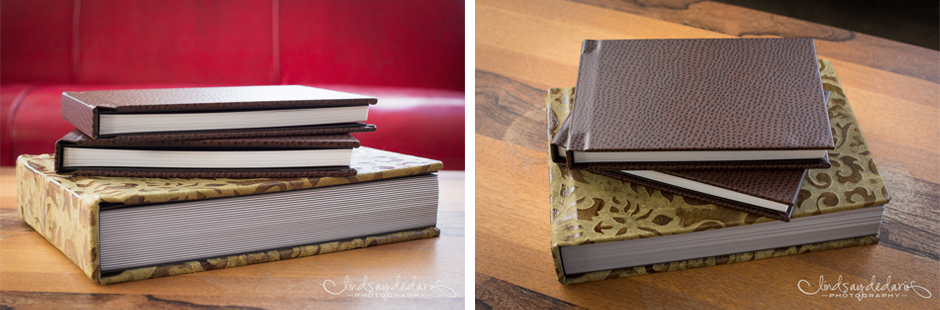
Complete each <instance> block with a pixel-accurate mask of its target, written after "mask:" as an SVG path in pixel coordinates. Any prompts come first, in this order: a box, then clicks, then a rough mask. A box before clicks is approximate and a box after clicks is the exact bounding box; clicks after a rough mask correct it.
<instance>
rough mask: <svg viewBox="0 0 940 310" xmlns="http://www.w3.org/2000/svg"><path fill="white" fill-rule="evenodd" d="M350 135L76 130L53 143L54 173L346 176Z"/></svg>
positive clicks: (352, 145) (352, 171) (352, 141)
mask: <svg viewBox="0 0 940 310" xmlns="http://www.w3.org/2000/svg"><path fill="white" fill-rule="evenodd" d="M356 147H359V140H357V139H356V138H355V137H353V136H352V135H350V134H348V133H347V134H341V135H316V136H285V137H261V138H238V139H199V140H168V139H163V138H162V137H161V136H146V137H143V136H141V137H134V138H127V137H114V138H99V139H92V138H91V137H89V136H87V135H84V134H83V133H82V132H81V131H79V130H78V129H76V130H73V131H72V132H69V133H68V134H66V135H65V136H64V137H62V138H61V139H59V140H58V141H56V144H55V152H56V157H55V158H56V160H55V171H56V172H57V173H68V174H73V175H86V176H127V177H190V178H194V177H199V178H258V177H279V178H284V177H319V176H335V177H342V176H350V175H355V174H356V170H355V169H352V168H350V167H349V164H350V156H351V155H352V149H353V148H356Z"/></svg>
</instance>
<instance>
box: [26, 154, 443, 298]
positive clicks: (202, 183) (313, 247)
mask: <svg viewBox="0 0 940 310" xmlns="http://www.w3.org/2000/svg"><path fill="white" fill-rule="evenodd" d="M54 160H55V159H54V157H53V156H52V155H50V154H44V155H21V156H20V157H19V158H17V162H16V180H17V211H18V213H19V216H20V218H22V219H23V220H24V221H25V222H26V223H27V224H29V226H31V227H33V229H35V230H36V232H38V233H39V234H41V235H43V236H44V237H45V238H46V240H48V241H49V242H50V243H51V244H52V245H54V246H55V247H56V248H58V249H59V250H60V251H62V253H63V254H64V255H65V256H66V257H68V258H69V259H70V260H71V261H72V262H74V263H75V264H76V265H77V266H78V267H79V268H80V269H81V270H82V271H83V272H84V273H85V275H86V276H88V278H90V279H91V280H92V281H94V282H96V283H99V284H102V285H104V284H113V283H120V282H128V281H136V280H144V279H151V278H157V277H165V276H171V275H180V274H188V273H194V272H201V271H209V270H214V269H222V268H231V267H238V266H244V265H251V264H256V263H263V262H270V261H277V260H284V259H290V258H298V257H305V256H311V255H318V254H325V253H332V252H336V251H344V250H348V249H356V248H363V247H369V246H374V245H381V244H387V243H393V242H400V241H407V240H414V239H421V238H432V237H436V236H438V235H439V234H440V230H438V228H436V227H424V228H417V229H414V230H409V231H402V232H393V233H388V234H383V235H375V236H362V237H359V238H355V239H351V240H339V241H332V242H325V243H317V244H310V245H302V246H297V247H293V248H285V249H272V250H268V251H262V252H256V253H245V254H237V255H231V256H226V257H215V258H207V259H201V260H197V261H188V262H180V263H172V264H168V265H160V266H151V267H143V268H136V269H130V270H125V271H122V272H119V273H116V274H107V275H102V274H101V272H100V268H99V266H100V260H99V259H100V255H99V254H100V251H99V250H100V248H99V235H98V231H99V229H98V228H99V227H98V225H99V220H98V219H99V211H100V208H101V207H102V205H109V204H142V203H160V202H167V201H185V200H197V199H209V198H219V197H230V196H242V195H252V194H261V193H267V192H274V191H284V190H300V189H307V188H314V187H323V186H333V185H340V186H341V185H342V184H351V183H358V182H370V181H373V180H381V179H391V178H399V177H408V176H415V175H422V174H428V173H432V172H435V171H438V170H440V169H441V168H442V167H443V166H442V164H441V162H440V161H436V160H432V159H427V158H421V157H416V156H410V155H404V154H399V153H394V152H388V151H382V150H376V149H371V148H366V147H361V148H357V149H354V150H353V162H352V165H351V166H352V168H353V169H356V170H358V174H356V175H354V176H350V177H322V178H280V179H265V178H260V179H251V180H239V179H195V178H194V179H180V178H173V179H153V178H129V177H102V176H72V175H62V174H57V173H55V172H54V170H53V166H54ZM165 184H172V185H173V186H166V185H165Z"/></svg>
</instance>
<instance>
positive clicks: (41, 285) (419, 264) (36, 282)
mask: <svg viewBox="0 0 940 310" xmlns="http://www.w3.org/2000/svg"><path fill="white" fill-rule="evenodd" d="M439 176H440V181H441V183H440V188H441V193H440V197H441V198H440V203H441V204H440V207H439V210H438V225H437V227H438V228H440V230H441V235H440V237H438V238H431V239H422V240H415V241H408V242H402V243H395V244H389V245H382V246H376V247H370V248H365V249H358V250H350V251H344V252H337V253H331V254H326V255H317V256H311V257H304V258H297V259H290V260H284V261H278V262H270V263H264V264H257V265H249V266H243V267H238V268H230V269H221V270H213V271H208V272H200V273H194V274H188V275H180V276H172V277H165V278H158V279H152V280H143V281H135V282H128V283H120V284H114V285H108V286H100V285H98V284H95V283H94V282H92V281H91V280H89V279H88V278H87V277H86V276H85V275H84V274H83V273H82V272H81V270H79V269H78V267H76V266H75V265H74V264H72V262H71V261H69V260H68V258H66V257H65V255H63V254H62V253H61V252H59V250H58V249H56V248H55V247H54V246H52V245H51V244H49V243H48V242H47V241H46V240H45V239H44V238H43V237H42V236H41V235H39V234H38V233H36V232H35V231H33V229H32V228H31V227H29V226H28V225H26V223H24V222H23V221H22V220H21V219H20V218H19V215H18V214H17V212H16V177H15V175H14V169H13V167H3V168H2V171H0V308H3V309H7V308H6V307H11V308H34V309H35V308H39V309H64V308H89V309H91V308H94V309H97V308H101V307H109V308H123V309H130V308H172V309H214V308H221V309H229V308H232V309H243V308H250V309H255V308H280V309H283V308H289V309H295V308H316V309H324V308H343V309H345V308H376V307H381V308H395V309H399V308H401V309H413V308H416V307H423V308H451V309H453V308H463V306H464V297H465V296H464V287H465V286H464V263H465V262H464V243H465V237H464V173H463V172H462V171H441V172H439ZM346 276H349V278H350V283H354V284H360V283H362V282H363V277H368V280H367V282H369V283H375V284H387V285H393V284H395V283H396V281H397V278H398V277H401V282H408V283H410V282H411V280H412V278H413V277H416V279H417V281H416V283H426V282H431V283H437V282H439V283H440V285H441V286H446V287H448V288H450V289H453V290H454V292H456V297H455V298H448V297H447V296H445V295H443V294H440V293H437V292H433V293H430V294H428V296H422V297H417V298H394V297H393V298H388V299H387V300H385V299H382V298H381V297H372V298H369V297H356V296H354V295H353V294H354V293H355V292H352V291H347V292H343V293H341V294H339V295H332V294H330V293H328V292H327V291H326V290H324V282H325V281H327V280H332V281H334V282H335V283H339V284H341V283H343V281H344V279H345V277H346ZM333 291H334V292H337V291H336V290H333ZM393 293H394V292H393Z"/></svg>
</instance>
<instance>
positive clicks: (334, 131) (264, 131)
mask: <svg viewBox="0 0 940 310" xmlns="http://www.w3.org/2000/svg"><path fill="white" fill-rule="evenodd" d="M375 131H376V127H375V125H372V124H365V123H346V124H333V125H318V126H299V127H281V128H261V129H238V130H214V131H186V132H151V133H138V134H123V135H119V136H111V137H101V138H98V139H107V140H108V141H112V142H113V143H124V142H128V141H134V140H143V141H155V140H166V141H185V140H204V139H236V138H267V137H286V136H311V135H340V134H347V133H366V132H375Z"/></svg>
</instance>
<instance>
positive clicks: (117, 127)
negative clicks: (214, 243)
mask: <svg viewBox="0 0 940 310" xmlns="http://www.w3.org/2000/svg"><path fill="white" fill-rule="evenodd" d="M377 101H378V100H377V99H376V98H373V97H369V96H362V95H355V94H349V93H343V92H337V91H331V90H326V89H319V88H313V87H306V86H298V85H268V86H236V87H203V88H166V89H125V90H103V91H85V92H63V93H62V117H63V118H65V120H67V121H69V122H70V123H72V125H75V127H76V128H78V129H80V130H81V131H82V132H83V133H85V134H86V135H88V136H90V137H92V138H98V137H105V136H115V135H123V134H142V133H154V132H195V131H227V130H245V129H262V128H285V127H306V126H324V125H336V124H352V123H359V122H363V121H365V120H366V118H367V117H368V107H369V105H372V104H375V103H376V102H377Z"/></svg>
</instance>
